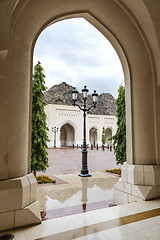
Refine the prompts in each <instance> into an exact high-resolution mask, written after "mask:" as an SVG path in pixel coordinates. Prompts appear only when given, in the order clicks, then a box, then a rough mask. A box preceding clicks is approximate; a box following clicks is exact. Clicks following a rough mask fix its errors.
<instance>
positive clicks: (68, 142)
mask: <svg viewBox="0 0 160 240" xmlns="http://www.w3.org/2000/svg"><path fill="white" fill-rule="evenodd" d="M74 144H75V130H74V128H73V126H72V125H70V124H69V123H66V124H64V125H63V126H62V127H61V128H60V146H61V147H72V146H73V145H74Z"/></svg>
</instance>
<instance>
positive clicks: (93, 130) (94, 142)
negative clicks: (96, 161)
mask: <svg viewBox="0 0 160 240" xmlns="http://www.w3.org/2000/svg"><path fill="white" fill-rule="evenodd" d="M91 131H92V132H93V133H94V141H93V146H94V147H95V146H96V141H95V138H96V132H97V129H96V128H93V129H92V130H91Z"/></svg>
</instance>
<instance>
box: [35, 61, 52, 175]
mask: <svg viewBox="0 0 160 240" xmlns="http://www.w3.org/2000/svg"><path fill="white" fill-rule="evenodd" d="M43 71H44V69H43V68H42V66H41V65H40V62H38V64H37V65H36V66H35V67H34V74H33V98H32V149H31V171H32V172H33V173H34V175H35V176H36V171H45V170H46V168H47V167H49V165H48V156H47V155H48V153H47V151H46V148H47V141H49V138H48V135H47V131H48V130H49V129H48V127H47V124H46V114H45V111H44V106H45V102H44V101H43V97H44V91H45V90H46V89H47V88H46V87H45V80H44V78H45V75H44V74H43Z"/></svg>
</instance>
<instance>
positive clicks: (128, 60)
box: [7, 0, 157, 177]
mask: <svg viewBox="0 0 160 240" xmlns="http://www.w3.org/2000/svg"><path fill="white" fill-rule="evenodd" d="M78 2H79V4H77V3H78ZM78 2H77V1H76V2H75V1H73V0H70V1H69V2H66V3H65V2H63V7H62V2H58V3H55V2H53V1H49V2H48V4H45V3H44V0H39V1H38V2H37V0H35V1H34V2H33V1H28V2H27V3H26V4H25V5H24V6H23V8H21V11H20V12H19V10H18V7H20V5H19V4H17V7H16V8H15V11H14V13H13V17H12V25H11V28H10V29H11V32H10V44H9V46H10V47H9V54H8V61H7V62H8V66H12V67H8V69H7V77H8V79H9V81H10V82H11V88H12V89H14V86H16V91H14V90H12V92H11V93H10V98H11V99H12V101H10V108H11V109H14V106H15V104H16V109H17V110H16V112H23V114H22V115H21V116H19V121H17V123H15V124H14V125H13V126H12V124H10V126H9V128H10V131H11V133H13V134H11V138H10V139H9V144H10V146H11V145H13V144H14V146H15V140H14V139H13V138H14V136H15V135H16V136H17V138H16V139H17V140H16V141H17V146H19V145H20V146H23V147H20V149H23V150H22V151H21V153H19V151H12V150H11V154H10V160H9V165H11V166H10V167H11V169H12V167H13V166H12V162H13V161H12V159H13V158H14V159H19V160H17V162H18V163H19V161H21V162H23V165H24V166H23V169H26V170H25V172H24V173H27V172H28V170H27V169H28V167H27V165H28V161H26V159H30V146H31V140H30V139H31V117H30V122H28V119H29V118H28V117H27V116H29V115H30V116H31V110H32V101H31V96H32V94H31V92H32V84H31V83H32V81H30V82H29V81H28V79H29V78H30V79H31V80H32V78H31V76H32V56H33V49H34V44H35V42H36V39H37V37H38V35H39V34H40V32H41V31H42V30H43V29H44V28H45V27H47V26H48V25H49V24H52V23H54V22H56V21H59V20H62V19H67V18H70V17H84V18H85V19H86V20H88V21H89V22H90V23H91V24H92V25H94V26H95V27H96V28H97V29H98V30H99V31H101V32H102V34H103V35H104V36H106V37H107V38H108V40H109V41H110V42H111V44H112V45H113V47H114V48H115V49H116V51H117V53H118V55H119V58H120V60H121V63H122V67H123V70H124V76H125V83H126V99H127V101H126V103H127V106H126V108H127V110H126V114H127V129H128V131H127V142H128V143H129V144H128V145H127V151H128V154H127V157H128V162H130V163H135V164H136V163H137V162H138V161H146V164H147V163H150V162H151V161H152V160H153V159H155V160H156V156H155V153H157V151H152V153H151V152H148V151H146V149H145V148H146V146H147V145H149V146H150V148H152V149H154V148H155V131H153V129H155V126H154V123H155V122H154V119H153V115H152V114H148V111H153V110H154V109H155V108H153V106H155V103H154V94H153V89H154V86H153V85H154V75H153V71H152V70H153V66H152V65H154V62H153V61H152V59H151V55H152V54H149V51H150V48H149V47H148V42H146V39H145V38H144V33H143V31H142V29H141V28H140V26H139V25H138V22H136V21H135V19H134V18H133V16H132V14H131V13H130V11H129V9H128V8H127V6H124V4H122V3H121V1H109V2H106V3H105V2H101V3H98V4H96V3H95V4H93V5H92V4H91V5H90V1H85V2H84V1H83V2H80V1H78ZM37 4H38V8H37ZM44 4H45V8H44ZM55 5H56V6H57V7H55ZM106 6H107V7H106ZM143 8H144V11H146V9H145V5H144V6H143ZM41 9H43V11H41ZM53 9H54V10H53ZM103 9H105V14H103ZM28 12H30V14H31V15H32V16H33V18H30V15H29V14H27V13H28ZM113 13H116V18H115V16H114V14H113ZM39 16H41V18H39ZM108 19H109V21H108ZM32 22H34V27H33V24H32ZM124 33H127V34H124ZM26 36H27V38H26ZM133 46H134V51H133ZM19 56H21V57H19ZM144 59H145V61H144ZM137 63H138V64H137ZM16 66H19V71H17V70H16V69H17V67H16ZM141 69H144V70H143V71H141ZM131 73H132V74H131ZM146 76H148V77H147V78H146ZM12 79H14V86H13V85H12ZM20 79H23V81H20ZM151 79H152V81H151ZM19 81H20V84H19ZM137 81H138V84H137ZM144 84H145V86H146V85H147V86H148V87H147V90H146V91H143V89H144ZM18 87H19V88H20V89H18ZM26 89H27V90H26ZM151 89H152V91H151ZM17 91H18V92H19V94H17V96H16V95H15V96H14V97H13V93H14V92H17ZM142 92H143V96H142V94H141V93H142ZM131 95H132V96H131ZM24 96H25V99H24ZM137 96H138V97H137ZM148 96H149V97H148ZM20 98H22V99H23V101H19V99H20ZM28 103H30V108H29V105H28ZM139 103H141V104H139ZM146 104H147V106H148V111H146V112H144V111H143V109H144V108H145V106H146ZM12 105H13V107H12ZM141 110H142V111H141ZM136 112H138V113H140V112H141V113H142V114H136ZM10 114H11V116H12V118H15V119H16V117H17V114H16V115H15V114H14V111H11V113H10ZM146 119H147V120H146ZM143 120H144V121H143ZM18 122H21V124H22V126H20V125H19V124H18ZM22 122H23V123H22ZM132 122H134V132H132V125H133V123H132ZM136 122H137V123H139V124H136ZM144 122H147V123H146V128H145V129H147V131H143V132H142V129H144V127H143V126H142V125H141V124H140V123H144ZM17 124H18V125H17ZM148 124H150V125H151V126H152V127H151V128H147V125H148ZM16 126H17V127H16ZM24 126H26V127H24ZM135 126H136V127H135ZM28 127H29V128H30V131H28ZM17 128H18V129H21V130H20V131H17ZM151 129H152V131H151ZM128 132H129V134H128ZM140 132H141V134H139V133H140ZM131 133H132V134H131ZM21 134H22V135H24V136H25V137H24V138H22V137H21ZM133 135H134V136H133ZM148 135H149V136H150V139H148V137H147V136H148ZM135 136H136V138H135ZM137 136H138V137H137ZM133 138H134V143H132V140H133ZM135 139H136V141H135ZM133 145H134V149H133ZM150 148H147V149H150ZM11 149H14V148H12V147H11ZM24 151H28V154H29V155H28V156H26V154H27V152H24ZM142 153H143V154H142ZM17 154H18V155H19V156H17ZM20 156H21V157H20ZM149 156H150V157H149ZM22 159H23V160H22ZM15 167H17V169H18V168H19V164H16V166H15ZM29 168H30V166H29ZM11 172H12V171H10V174H11ZM10 174H9V175H10ZM10 177H12V174H11V175H10Z"/></svg>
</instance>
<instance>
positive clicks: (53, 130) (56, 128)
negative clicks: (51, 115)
mask: <svg viewBox="0 0 160 240" xmlns="http://www.w3.org/2000/svg"><path fill="white" fill-rule="evenodd" d="M52 132H54V148H56V133H57V132H58V127H52Z"/></svg>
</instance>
